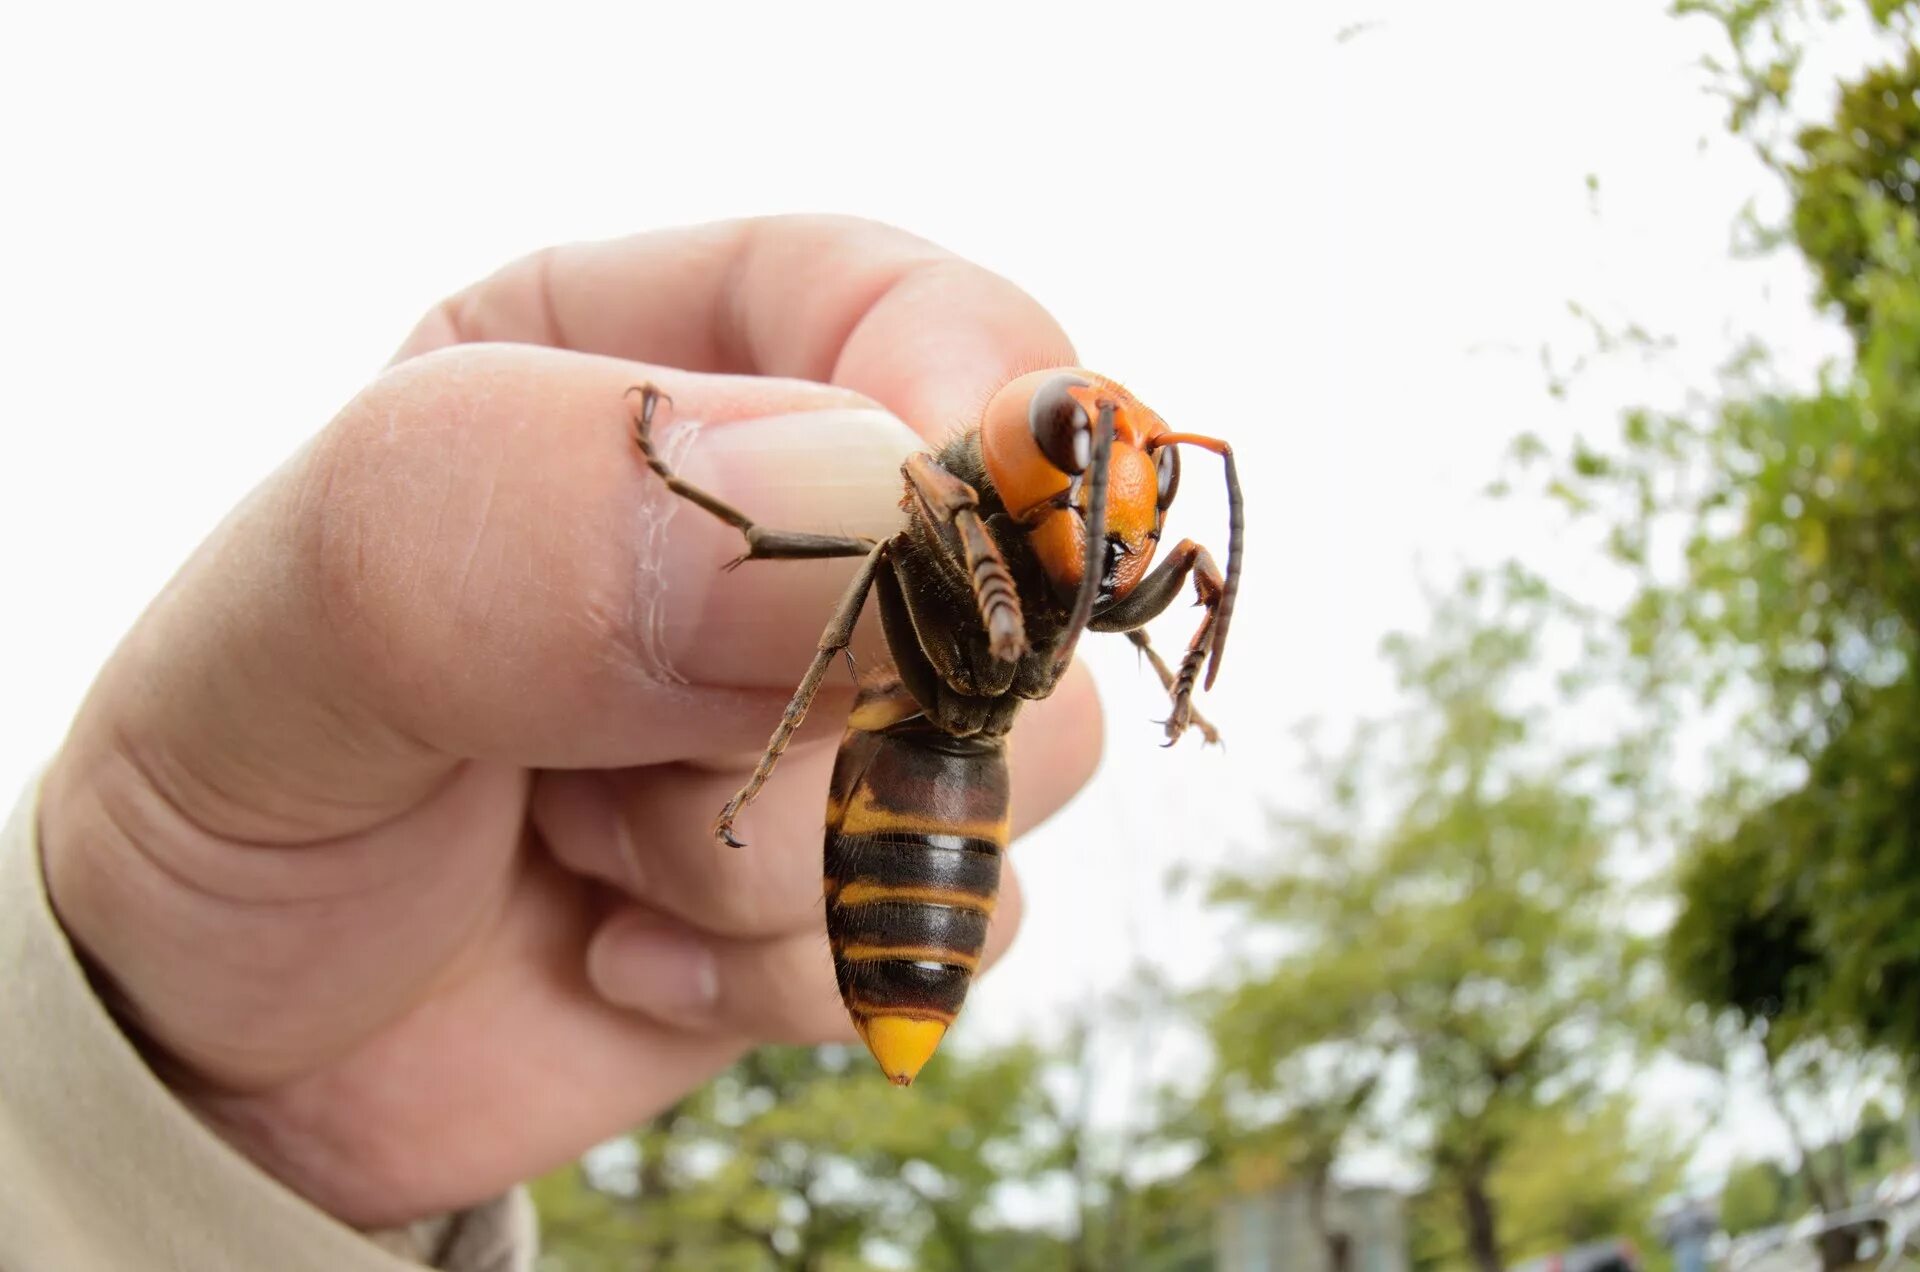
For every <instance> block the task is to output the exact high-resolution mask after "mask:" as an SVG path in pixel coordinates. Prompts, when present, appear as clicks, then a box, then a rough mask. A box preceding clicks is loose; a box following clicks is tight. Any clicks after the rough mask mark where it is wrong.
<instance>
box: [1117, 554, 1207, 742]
mask: <svg viewBox="0 0 1920 1272" xmlns="http://www.w3.org/2000/svg"><path fill="white" fill-rule="evenodd" d="M1189 574H1191V575H1192V576H1193V590H1194V594H1195V596H1196V598H1197V599H1198V600H1199V603H1200V604H1202V605H1204V606H1206V609H1207V613H1206V617H1205V618H1203V619H1201V620H1200V630H1198V631H1196V632H1195V633H1194V634H1193V640H1192V641H1191V642H1190V643H1189V644H1188V645H1187V653H1186V656H1185V657H1184V658H1182V659H1181V660H1180V670H1179V671H1178V672H1175V673H1172V675H1171V676H1169V674H1168V672H1167V670H1166V664H1165V663H1162V662H1160V661H1159V659H1158V658H1155V659H1154V663H1155V669H1156V670H1158V671H1159V672H1160V678H1161V680H1162V681H1163V682H1165V683H1166V685H1167V691H1168V692H1169V693H1170V694H1172V696H1173V714H1172V715H1170V716H1168V717H1167V743H1168V745H1172V744H1173V743H1174V742H1176V741H1178V740H1179V738H1180V735H1181V734H1182V733H1184V732H1185V731H1186V729H1187V726H1188V725H1190V724H1192V723H1193V722H1194V714H1193V688H1194V685H1195V683H1196V682H1197V681H1198V680H1199V678H1200V668H1201V666H1202V665H1203V664H1204V663H1205V662H1206V658H1207V654H1208V652H1209V651H1210V650H1211V649H1212V648H1213V647H1214V642H1215V641H1216V640H1217V639H1218V638H1219V632H1220V625H1219V624H1220V613H1221V600H1222V598H1223V597H1224V596H1225V585H1224V583H1223V581H1222V579H1221V577H1220V567H1218V566H1216V565H1215V564H1214V563H1213V557H1212V555H1211V554H1210V553H1208V551H1207V550H1206V549H1205V548H1203V547H1201V546H1200V545H1199V544H1197V543H1195V542H1194V541H1193V540H1192V539H1182V540H1181V541H1180V544H1179V546H1178V547H1176V548H1174V550H1173V551H1172V552H1169V553H1168V554H1167V559H1166V560H1164V561H1162V562H1161V563H1160V564H1159V565H1157V566H1155V567H1154V569H1153V572H1152V573H1151V574H1149V575H1147V577H1146V578H1144V579H1141V580H1140V583H1139V585H1138V586H1136V587H1135V588H1134V589H1133V591H1132V592H1130V593H1129V594H1128V595H1127V599H1125V600H1124V601H1120V602H1117V603H1116V604H1113V605H1109V606H1108V607H1107V608H1106V609H1104V610H1102V611H1101V612H1100V613H1098V614H1095V615H1094V616H1093V618H1092V619H1091V620H1090V621H1089V622H1088V623H1087V626H1088V627H1090V628H1092V629H1093V630H1094V631H1096V632H1132V631H1135V630H1137V629H1138V628H1141V627H1144V626H1146V625H1147V624H1148V623H1150V622H1152V621H1153V620H1154V619H1156V618H1158V617H1160V615H1161V614H1163V613H1165V612H1166V608H1167V606H1169V605H1171V604H1172V603H1173V598H1174V597H1176V596H1178V595H1179V594H1180V585H1181V584H1183V583H1185V582H1186V581H1187V576H1188V575H1189ZM1134 644H1135V645H1141V644H1142V642H1141V641H1139V640H1136V641H1134ZM1201 736H1203V737H1205V736H1206V732H1205V731H1203V732H1202V735H1201ZM1217 737H1218V735H1217V734H1216V735H1215V739H1217ZM1215 739H1209V740H1215Z"/></svg>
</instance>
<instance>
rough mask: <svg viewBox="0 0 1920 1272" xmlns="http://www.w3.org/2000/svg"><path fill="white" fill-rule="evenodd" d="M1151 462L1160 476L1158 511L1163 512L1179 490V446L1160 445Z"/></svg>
mask: <svg viewBox="0 0 1920 1272" xmlns="http://www.w3.org/2000/svg"><path fill="white" fill-rule="evenodd" d="M1153 463H1154V469H1155V471H1156V472H1157V473H1158V474H1159V477H1160V511H1162V512H1165V511H1166V510H1167V508H1168V507H1169V506H1170V505H1171V504H1172V503H1173V497H1174V496H1175V495H1176V494H1178V493H1179V492H1180V448H1179V447H1178V446H1162V447H1161V448H1160V453H1159V454H1158V455H1157V456H1155V457H1154V461H1153Z"/></svg>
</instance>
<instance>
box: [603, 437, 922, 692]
mask: <svg viewBox="0 0 1920 1272" xmlns="http://www.w3.org/2000/svg"><path fill="white" fill-rule="evenodd" d="M658 444H659V447H660V450H661V453H662V457H663V458H664V459H665V460H666V462H667V463H668V465H669V466H670V467H671V468H672V469H673V470H674V472H675V473H676V474H677V475H678V476H679V477H680V478H681V479H682V480H684V481H687V482H690V483H692V484H693V485H696V486H698V487H700V488H701V489H702V490H705V491H706V492H707V493H709V494H711V495H713V496H715V497H716V498H718V499H721V500H723V501H725V502H726V503H729V504H731V505H733V506H734V507H735V508H737V509H739V510H740V511H741V512H742V513H744V514H745V515H746V516H748V517H750V518H752V519H753V520H754V521H755V522H757V523H758V524H761V525H764V526H767V527H768V528H770V529H777V530H799V531H807V532H810V533H815V534H833V535H845V536H850V537H855V538H867V539H873V540H878V539H883V538H886V537H887V536H888V535H890V534H892V533H894V532H895V531H896V530H898V529H899V528H900V525H901V518H902V513H901V511H900V496H901V492H902V489H903V487H902V484H901V480H902V479H901V476H900V464H901V462H902V461H903V460H905V459H906V457H907V456H908V455H910V454H912V453H913V452H914V451H916V450H920V449H924V446H925V443H924V442H922V441H921V439H920V437H919V435H918V434H916V433H914V432H913V430H911V429H910V428H908V427H907V426H906V425H905V424H904V423H902V422H901V421H900V420H899V419H898V418H896V417H895V416H893V415H891V414H889V413H887V412H886V411H881V410H875V409H870V408H856V409H845V408H839V409H831V410H821V411H805V412H800V413H796V414H790V415H777V416H770V417H766V418H762V419H754V420H740V421H733V422H728V423H724V424H715V425H704V424H701V423H699V422H698V421H679V422H677V423H675V424H674V425H672V426H671V427H669V428H667V429H664V430H662V432H661V434H660V437H659V443H658ZM653 493H654V494H655V496H656V497H653V498H649V499H648V500H647V501H646V507H645V510H644V512H643V518H644V525H643V528H642V529H643V539H642V543H641V554H642V555H641V565H640V570H641V578H640V580H639V598H640V603H639V605H638V607H637V612H636V620H637V622H638V623H639V625H640V629H639V636H640V646H641V648H642V649H643V650H646V651H648V652H649V653H650V654H651V655H652V661H654V662H655V664H656V665H655V666H654V667H652V668H650V669H649V670H651V671H653V672H655V673H656V674H660V675H662V677H663V678H665V679H670V680H680V681H685V682H691V683H697V684H718V685H737V686H741V687H745V688H769V689H771V688H790V687H791V686H792V683H793V681H794V680H795V679H797V678H798V676H799V675H800V673H801V672H802V671H803V670H804V669H805V667H806V664H807V661H808V659H810V658H811V657H812V655H813V649H814V645H815V642H816V641H817V640H818V639H819V635H820V629H821V628H822V627H823V626H825V624H826V621H827V619H828V617H829V616H830V615H831V613H832V611H833V607H834V604H835V602H836V601H838V600H839V598H840V595H841V593H842V592H844V591H845V589H846V585H847V581H848V580H849V579H850V578H851V577H852V576H853V572H854V571H855V569H857V568H858V566H859V559H858V558H857V557H843V558H839V559H832V560H810V561H809V560H799V561H796V560H766V561H749V562H746V563H744V564H743V565H741V566H740V568H738V569H736V570H732V571H728V570H726V568H725V567H726V566H727V564H728V563H729V562H731V561H733V560H734V559H735V558H737V557H739V556H740V555H741V554H742V553H744V552H745V551H746V542H745V540H744V538H743V537H742V535H741V533H740V531H739V530H737V529H736V528H734V527H733V526H730V525H728V524H726V523H725V522H723V521H721V520H720V519H719V518H717V517H715V516H713V515H712V514H710V513H709V512H707V511H706V510H704V509H702V508H700V507H697V506H696V505H694V504H692V503H689V502H687V501H686V500H684V499H680V498H678V497H676V496H674V495H672V494H671V492H669V491H667V490H666V489H665V487H664V486H657V487H656V490H655V491H654V492H653Z"/></svg>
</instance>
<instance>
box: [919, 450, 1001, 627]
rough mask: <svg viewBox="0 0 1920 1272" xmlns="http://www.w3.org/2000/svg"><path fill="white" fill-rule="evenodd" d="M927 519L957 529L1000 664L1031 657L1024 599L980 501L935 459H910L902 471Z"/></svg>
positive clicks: (921, 455)
mask: <svg viewBox="0 0 1920 1272" xmlns="http://www.w3.org/2000/svg"><path fill="white" fill-rule="evenodd" d="M901 471H902V472H904V473H905V474H906V477H907V482H908V484H909V485H910V486H912V488H913V493H914V494H915V495H916V496H917V497H918V498H919V500H920V505H921V508H922V509H923V510H924V512H925V514H926V515H927V516H928V517H929V518H931V519H932V520H933V521H935V522H936V523H944V524H946V525H950V526H952V527H953V528H954V530H955V531H956V532H958V534H959V535H960V545H961V547H962V549H963V550H964V551H965V553H966V566H967V578H968V579H969V580H970V581H971V582H972V584H973V599H974V603H975V604H976V605H978V606H979V609H980V621H981V622H982V623H983V624H984V625H985V626H986V629H987V639H988V642H989V648H990V649H991V650H992V652H993V656H994V657H995V658H997V659H999V660H1000V661H1001V662H1018V661H1019V659H1020V656H1021V655H1022V654H1024V653H1026V652H1027V625H1026V620H1025V618H1024V617H1023V616H1022V615H1021V613H1020V594H1019V592H1018V591H1017V590H1016V589H1015V588H1014V585H1013V575H1012V574H1011V573H1010V572H1009V571H1008V570H1007V561H1006V558H1005V557H1003V556H1001V555H1000V545H999V544H997V543H995V542H994V541H993V536H992V535H991V534H989V533H988V532H987V527H986V523H985V522H983V521H981V520H980V514H979V513H978V512H977V511H975V510H976V509H977V508H978V507H979V506H980V495H979V493H978V492H977V491H975V490H974V488H973V487H972V486H969V485H967V483H966V482H964V481H961V480H960V479H959V478H958V477H955V476H954V475H953V474H952V473H950V472H948V471H947V470H946V469H945V468H943V467H941V465H940V462H939V461H938V460H936V459H935V458H934V457H933V456H931V455H928V454H926V453H924V452H922V453H920V454H918V455H911V456H909V457H908V458H907V462H906V463H905V464H903V465H902V466H901Z"/></svg>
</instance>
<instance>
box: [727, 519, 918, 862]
mask: <svg viewBox="0 0 1920 1272" xmlns="http://www.w3.org/2000/svg"><path fill="white" fill-rule="evenodd" d="M886 555H887V545H886V543H884V542H883V543H877V544H875V545H873V546H872V547H871V548H869V549H867V559H866V560H865V561H864V562H862V563H861V566H860V572H859V573H858V574H856V575H854V576H853V582H851V583H849V584H848V585H847V591H846V594H845V595H844V596H842V597H841V598H840V605H839V608H837V609H836V610H834V612H833V617H832V618H830V619H828V620H827V630H825V631H824V632H821V633H820V644H819V652H817V653H815V654H814V656H813V662H812V663H810V664H808V666H807V674H806V675H804V676H802V677H801V678H800V687H799V688H798V689H795V690H794V691H793V699H792V701H790V702H788V703H787V709H786V711H784V712H783V713H782V714H781V716H780V724H779V727H778V728H776V729H774V731H773V737H772V738H771V739H770V740H769V741H768V742H767V749H766V752H765V753H764V754H763V755H761V757H760V763H758V764H757V765H755V766H754V769H753V775H752V776H751V777H749V778H748V779H747V784H746V785H745V786H742V787H741V788H740V789H739V790H738V791H737V792H735V793H734V796H733V798H732V799H730V800H728V801H727V806H726V807H725V808H723V809H721V810H720V816H719V817H718V818H717V819H715V821H714V823H713V837H714V838H715V839H718V840H720V841H721V842H722V843H725V844H727V845H728V846H729V847H733V848H744V847H746V845H745V844H743V843H742V842H741V841H740V840H738V839H736V838H734V834H733V820H734V818H736V817H738V816H739V815H740V810H741V809H743V808H745V807H746V806H747V805H748V804H750V803H752V802H753V797H754V796H755V795H758V794H759V793H760V788H761V787H762V786H765V785H766V784H767V779H768V778H769V777H771V776H772V775H773V766H774V765H776V764H778V763H779V762H780V756H781V753H782V752H784V751H785V750H786V749H787V743H788V742H790V741H792V740H793V731H794V730H795V729H797V728H799V727H800V722H801V721H802V720H804V719H806V718H807V708H808V707H811V706H812V705H813V699H814V695H815V694H817V693H819V692H820V682H821V681H822V680H824V679H826V675H827V668H828V667H831V666H832V665H833V657H834V655H835V654H837V653H839V652H840V651H841V650H843V649H845V648H846V647H847V645H848V644H849V643H850V642H851V641H852V640H853V627H854V624H855V623H857V622H858V621H859V620H860V610H861V609H862V607H864V606H865V605H866V603H867V593H868V591H869V590H871V589H872V587H873V576H874V574H875V573H876V572H877V571H878V570H879V568H880V564H881V562H882V560H884V559H885V557H886Z"/></svg>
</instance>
